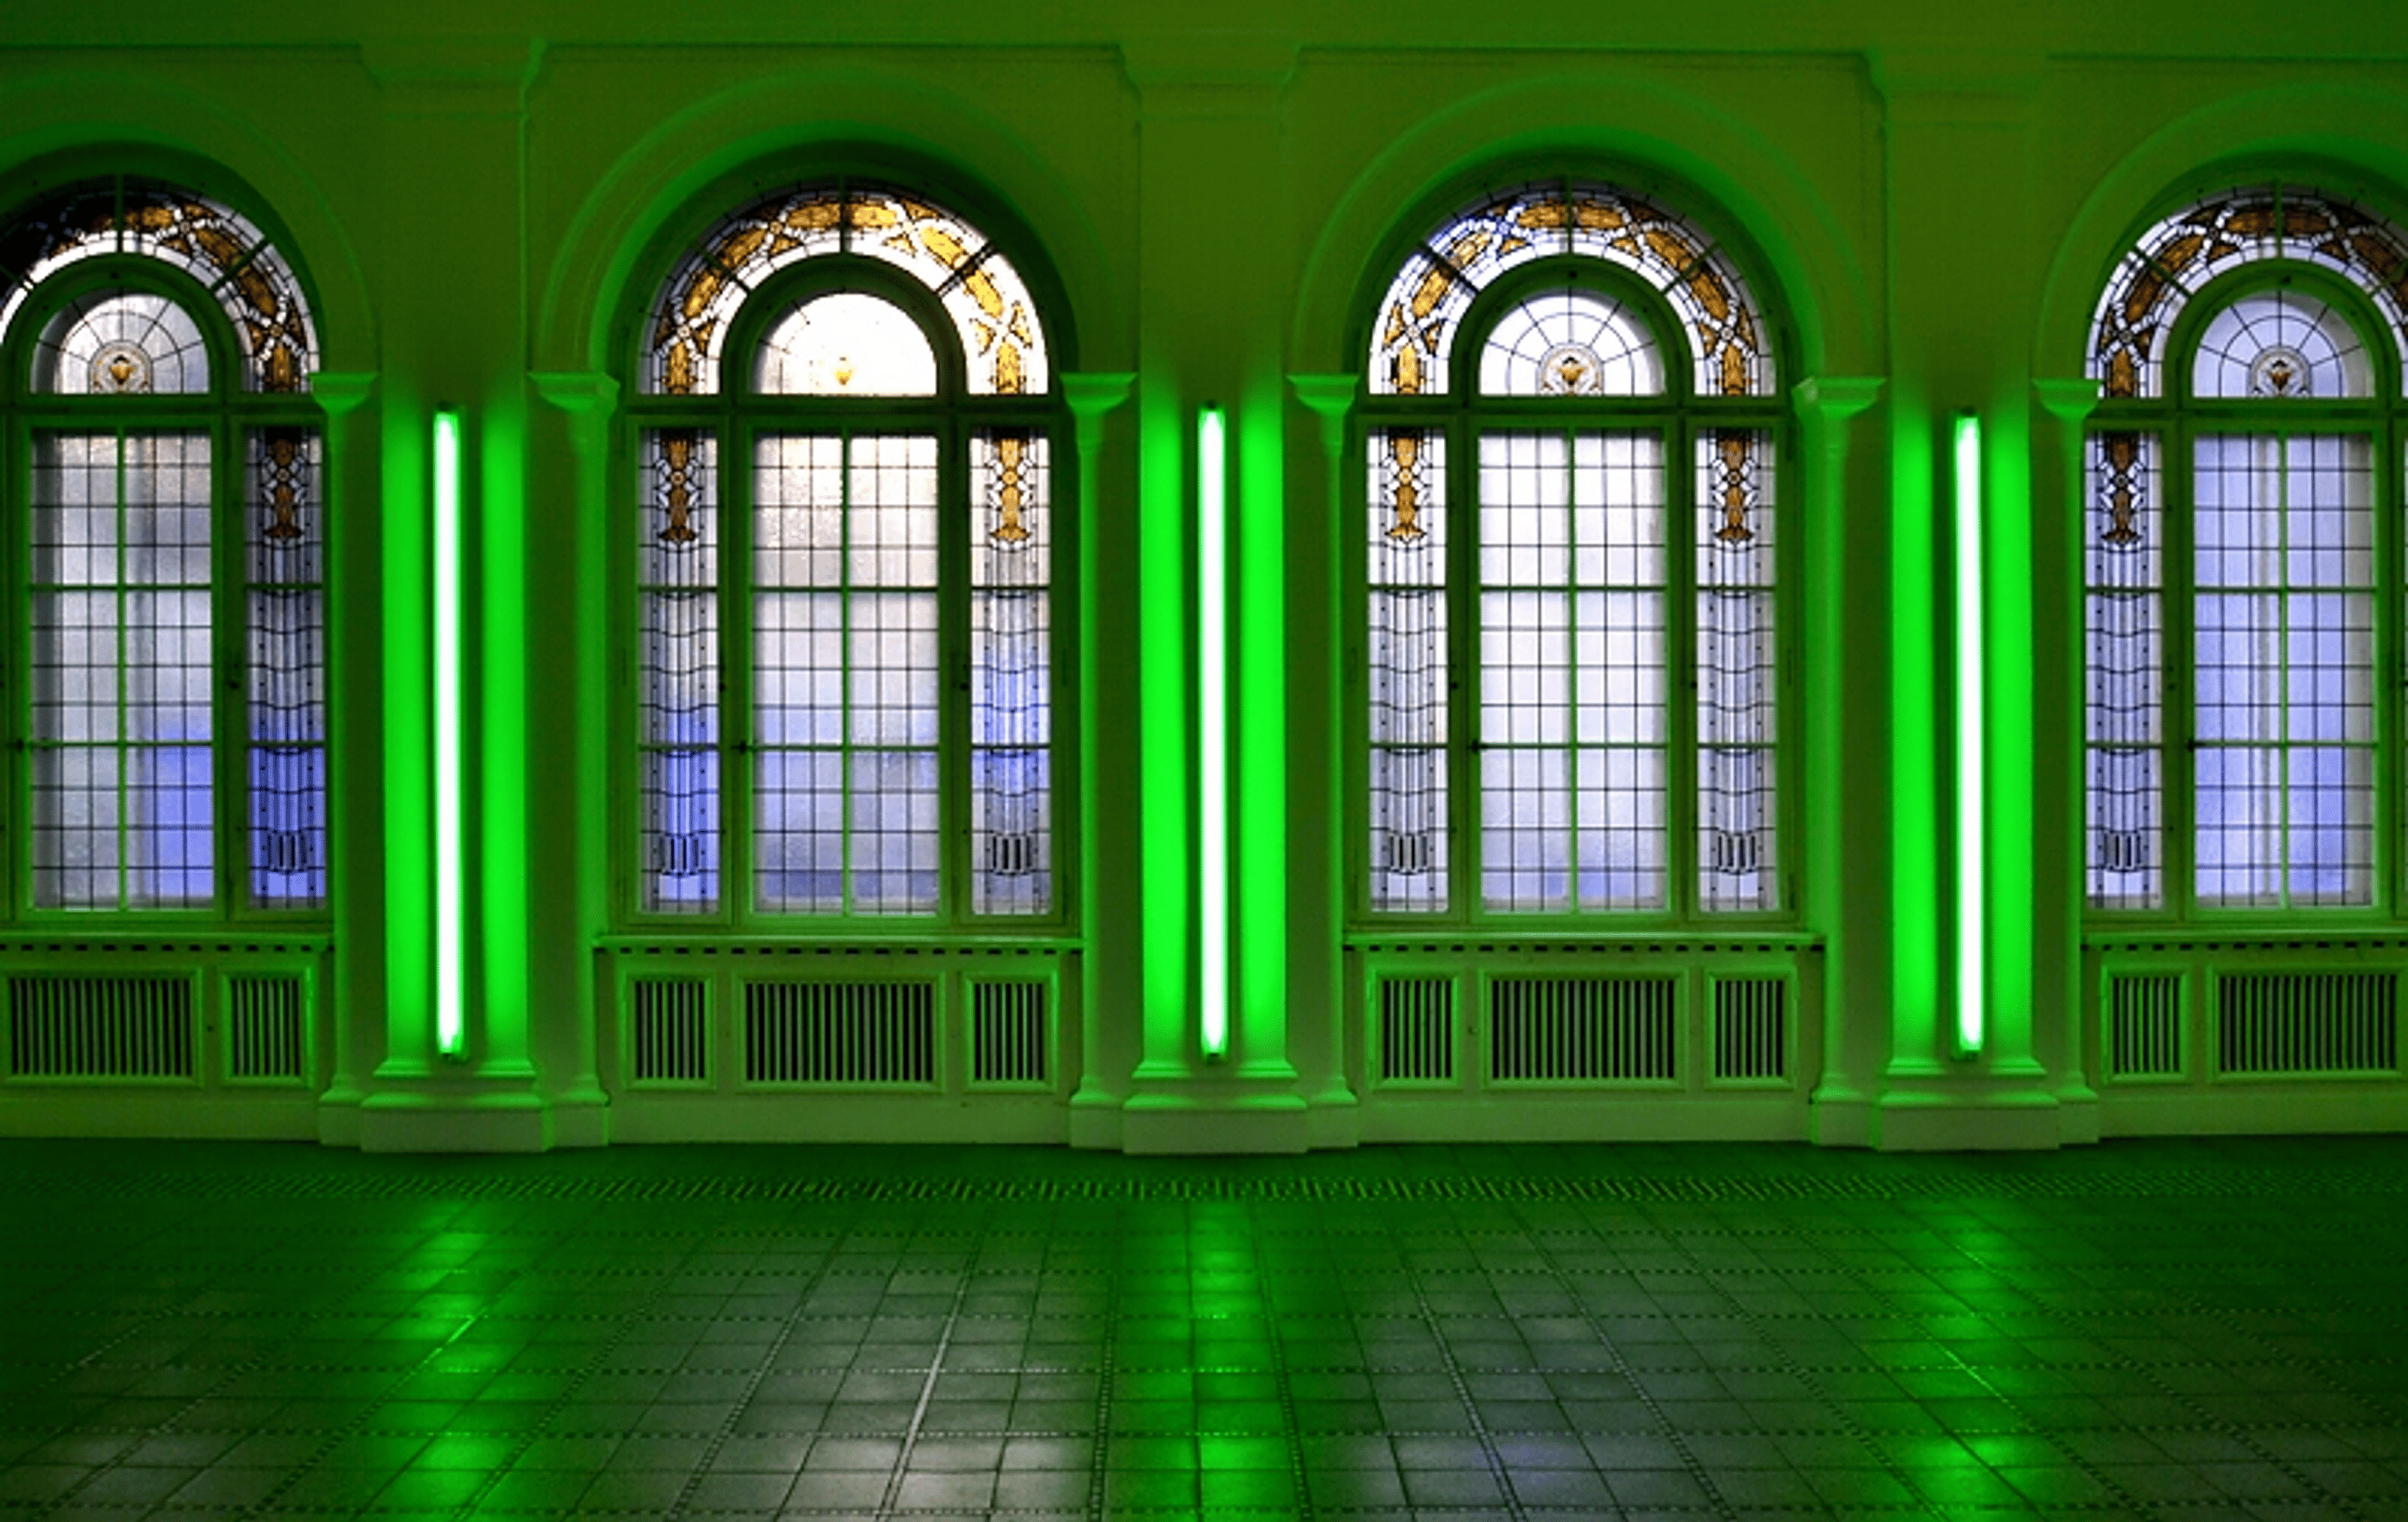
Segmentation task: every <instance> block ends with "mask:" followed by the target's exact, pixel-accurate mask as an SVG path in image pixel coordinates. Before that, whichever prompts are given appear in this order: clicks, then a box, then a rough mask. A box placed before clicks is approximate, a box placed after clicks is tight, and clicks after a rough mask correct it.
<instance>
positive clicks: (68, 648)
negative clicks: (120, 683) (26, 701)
mask: <svg viewBox="0 0 2408 1522" xmlns="http://www.w3.org/2000/svg"><path fill="white" fill-rule="evenodd" d="M118 639H119V631H118V627H117V598H116V596H114V595H113V594H110V593H105V592H103V593H93V592H37V593H36V594H35V595H34V672H33V676H34V725H33V727H34V738H35V739H40V740H108V739H117V738H118V710H117V668H118V657H119V651H118Z"/></svg>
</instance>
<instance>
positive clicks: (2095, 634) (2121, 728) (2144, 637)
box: [2085, 592, 2165, 745]
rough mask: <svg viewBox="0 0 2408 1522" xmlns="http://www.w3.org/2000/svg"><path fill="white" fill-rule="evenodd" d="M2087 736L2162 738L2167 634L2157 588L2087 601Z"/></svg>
mask: <svg viewBox="0 0 2408 1522" xmlns="http://www.w3.org/2000/svg"><path fill="white" fill-rule="evenodd" d="M2086 606H2087V613H2086V621H2087V630H2086V632H2087V635H2088V639H2087V644H2088V646H2089V657H2090V658H2089V661H2088V663H2087V666H2086V669H2085V674H2086V677H2087V680H2088V682H2089V695H2088V702H2087V703H2086V704H2085V712H2086V714H2087V719H2088V726H2087V738H2088V739H2092V740H2094V741H2097V742H2099V743H2100V744H2107V745H2153V744H2155V743H2157V740H2158V739H2159V738H2160V734H2159V731H2160V726H2161V725H2162V723H2163V710H2164V704H2163V703H2162V701H2161V700H2160V698H2159V696H2158V695H2159V692H2160V690H2161V685H2162V682H2163V678H2164V671H2165V650H2164V646H2165V637H2164V631H2163V630H2162V628H2161V627H2160V626H2159V619H2160V616H2161V615H2160V613H2159V610H2158V596H2157V594H2156V593H2154V592H2105V593H2093V594H2092V595H2091V596H2090V597H2089V599H2088V601H2087V605H2086Z"/></svg>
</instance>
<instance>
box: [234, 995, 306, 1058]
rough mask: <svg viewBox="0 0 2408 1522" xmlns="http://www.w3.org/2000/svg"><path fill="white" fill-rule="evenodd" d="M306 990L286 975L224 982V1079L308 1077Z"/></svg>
mask: <svg viewBox="0 0 2408 1522" xmlns="http://www.w3.org/2000/svg"><path fill="white" fill-rule="evenodd" d="M307 1018H308V984H305V983H304V982H303V981H302V980H301V979H299V978H297V977H294V976H293V975H292V974H290V973H283V974H273V973H262V974H244V975H241V976H237V977H231V978H228V979H227V980H226V1076H227V1077H228V1078H232V1079H238V1080H248V1081H251V1082H264V1081H273V1080H277V1079H288V1080H291V1081H293V1082H295V1083H299V1082H302V1081H303V1080H305V1079H307V1078H308V1027H307V1025H306V1024H305V1022H306V1020H307Z"/></svg>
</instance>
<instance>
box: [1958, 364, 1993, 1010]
mask: <svg viewBox="0 0 2408 1522" xmlns="http://www.w3.org/2000/svg"><path fill="white" fill-rule="evenodd" d="M1955 495H1956V514H1955V517H1956V530H1957V1053H1958V1055H1968V1056H1970V1055H1972V1054H1974V1053H1976V1052H1979V1051H1980V1050H1981V1049H1982V1014H1983V1009H1982V1004H1983V976H1984V966H1983V955H1982V952H1983V945H1982V936H1983V931H1984V929H1985V926H1986V923H1987V921H1988V918H1989V916H1988V914H1987V912H1986V911H1987V908H1988V905H1987V904H1986V902H1985V898H1984V895H1983V870H1984V857H1983V824H1984V819H1983V805H1984V796H1983V783H1984V771H1985V768H1984V767H1983V759H1984V758H1983V754H1982V747H1983V745H1984V743H1985V736H1984V733H1983V727H1982V717H1983V715H1982V700H1983V694H1984V689H1985V683H1984V682H1983V671H1982V651H1983V639H1982V636H1983V629H1982V420H1981V419H1980V418H1979V417H1978V416H1976V415H1975V414H1974V413H1972V412H1971V411H1966V412H1960V413H1958V414H1957V469H1956V494H1955Z"/></svg>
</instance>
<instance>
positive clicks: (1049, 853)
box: [970, 750, 1054, 914]
mask: <svg viewBox="0 0 2408 1522" xmlns="http://www.w3.org/2000/svg"><path fill="white" fill-rule="evenodd" d="M1052 771H1053V757H1052V755H1051V754H1049V753H1048V752H1045V751H1042V750H974V751H972V752H971V753H970V909H971V912H973V913H979V914H1042V913H1045V912H1048V911H1050V910H1051V909H1052V908H1053V906H1054V817H1053V776H1052Z"/></svg>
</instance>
